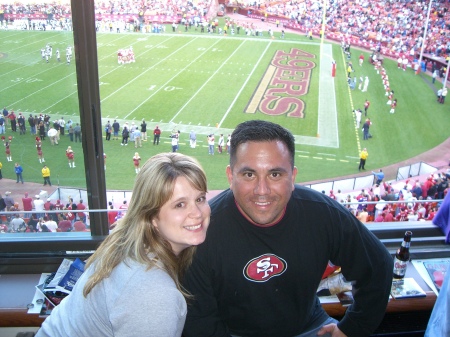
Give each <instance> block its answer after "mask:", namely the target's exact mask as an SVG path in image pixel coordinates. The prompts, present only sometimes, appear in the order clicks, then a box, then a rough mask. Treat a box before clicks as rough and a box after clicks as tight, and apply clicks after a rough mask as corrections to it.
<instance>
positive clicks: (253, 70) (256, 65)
mask: <svg viewBox="0 0 450 337" xmlns="http://www.w3.org/2000/svg"><path fill="white" fill-rule="evenodd" d="M244 42H245V41H243V42H242V43H241V44H240V45H239V48H240V47H241V46H242V44H243V43H244ZM271 45H272V41H270V42H269V43H268V44H267V46H266V49H265V50H264V52H262V53H261V56H260V57H259V60H258V61H257V62H256V63H255V65H254V66H253V69H252V71H251V72H250V74H249V76H247V79H246V80H245V82H244V84H243V85H242V86H241V88H240V89H239V91H238V92H237V93H236V96H234V99H233V101H232V102H231V104H230V106H229V107H228V109H227V111H225V114H224V115H223V117H222V119H221V120H220V122H219V125H218V126H219V127H220V126H221V125H222V123H223V122H224V120H225V118H227V116H228V114H229V113H230V111H231V109H232V107H233V106H234V104H235V103H236V101H237V99H238V97H239V96H240V95H241V93H242V90H244V88H245V87H246V85H247V83H248V81H250V77H251V75H252V74H253V73H254V72H255V70H256V68H257V67H258V65H259V64H260V63H261V59H262V58H263V56H264V55H265V54H266V52H267V49H269V47H270V46H271ZM236 51H237V49H236V50H235V52H236ZM233 54H234V53H233Z"/></svg>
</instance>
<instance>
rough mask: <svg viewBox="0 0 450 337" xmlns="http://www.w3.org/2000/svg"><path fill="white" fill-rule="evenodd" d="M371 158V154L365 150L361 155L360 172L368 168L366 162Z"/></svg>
mask: <svg viewBox="0 0 450 337" xmlns="http://www.w3.org/2000/svg"><path fill="white" fill-rule="evenodd" d="M368 156H369V152H367V149H366V148H364V149H363V150H362V151H361V153H360V154H359V167H358V171H361V169H363V170H365V166H366V160H367V157H368Z"/></svg>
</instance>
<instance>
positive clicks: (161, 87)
mask: <svg viewBox="0 0 450 337" xmlns="http://www.w3.org/2000/svg"><path fill="white" fill-rule="evenodd" d="M196 39H197V38H194V39H192V41H191V42H193V41H194V40H196ZM191 42H189V43H191ZM189 43H188V44H189ZM217 43H219V40H218V41H216V42H215V43H213V44H212V45H211V46H209V48H208V49H205V50H204V51H203V52H202V53H201V54H198V55H197V57H196V58H195V59H193V60H192V61H191V62H189V63H188V64H186V66H185V67H184V68H182V69H181V70H180V71H178V72H177V73H176V74H175V75H173V76H172V77H171V78H170V79H168V80H167V81H166V82H165V83H164V84H161V86H160V88H159V89H157V90H155V91H154V92H153V93H152V94H151V95H150V96H148V97H147V98H146V99H145V100H143V101H142V102H141V103H140V104H139V105H138V106H136V108H134V109H133V110H131V111H130V113H129V114H128V115H126V116H125V117H124V119H126V118H127V117H128V116H130V115H131V114H132V113H133V112H135V111H136V110H137V109H139V107H141V106H142V105H143V104H145V102H147V101H148V100H149V99H150V98H152V97H153V96H154V95H156V94H157V93H158V92H159V91H161V90H163V88H165V87H166V86H167V85H168V84H169V83H170V82H171V81H172V80H173V79H174V78H175V77H177V76H179V75H180V74H181V73H182V72H183V71H184V70H186V69H187V68H188V67H190V66H191V64H193V63H195V61H197V60H198V59H199V58H201V57H202V56H203V55H205V54H206V53H207V52H208V51H209V50H210V49H211V48H213V47H214V46H215V45H216V44H217ZM180 49H181V48H178V49H177V50H176V51H174V52H173V53H171V54H170V55H168V56H167V57H165V58H164V59H162V60H161V61H159V62H158V63H156V64H155V65H153V66H152V67H151V68H149V69H148V70H150V69H152V68H154V67H155V66H157V65H158V64H159V63H161V62H163V61H165V60H166V59H167V58H169V57H170V56H171V55H173V54H174V53H176V52H178V51H179V50H180ZM148 70H146V72H147V71H148ZM186 104H187V103H186ZM186 104H185V105H186ZM183 107H184V106H183ZM181 109H183V108H181ZM180 111H181V110H180ZM179 113H180V112H178V113H177V114H176V115H175V116H174V117H173V118H175V117H176V116H177V115H178V114H179ZM173 118H172V120H173ZM171 122H172V121H170V122H169V123H171Z"/></svg>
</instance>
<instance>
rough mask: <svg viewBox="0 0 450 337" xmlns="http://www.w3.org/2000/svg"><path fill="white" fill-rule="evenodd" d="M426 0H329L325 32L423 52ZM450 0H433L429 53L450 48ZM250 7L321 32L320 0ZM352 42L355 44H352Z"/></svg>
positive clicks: (394, 49)
mask: <svg viewBox="0 0 450 337" xmlns="http://www.w3.org/2000/svg"><path fill="white" fill-rule="evenodd" d="M428 5H429V2H428V1H405V0H402V1H398V0H394V1H385V0H375V1H368V0H363V1H354V2H351V1H347V0H330V2H329V6H328V8H327V10H326V28H325V31H326V36H327V37H330V36H332V37H335V38H336V39H337V40H339V41H342V40H348V41H352V42H354V43H357V42H360V43H369V42H370V44H367V46H372V47H375V46H376V45H379V46H380V47H381V46H382V47H384V48H385V51H388V52H392V53H410V52H411V51H413V52H414V53H415V54H419V52H420V48H421V45H422V40H423V34H424V29H425V22H426V18H427V14H428ZM449 8H450V3H449V2H448V1H445V0H438V1H433V2H432V7H431V12H430V20H429V26H428V29H427V39H426V42H425V53H429V54H434V55H436V56H444V55H445V54H448V53H449V51H450V49H449V47H450V29H449V27H450V13H449V11H448V9H449ZM248 9H251V10H253V11H256V12H258V13H259V14H260V15H262V16H264V15H265V13H268V14H269V18H268V19H269V20H273V21H276V20H277V19H279V18H280V17H281V18H283V19H284V20H282V22H283V23H284V24H285V26H287V27H291V28H297V29H300V30H302V31H304V32H305V33H306V32H309V31H310V30H312V31H313V32H314V33H315V34H316V35H319V34H320V32H321V30H322V17H323V8H322V3H321V2H316V1H312V0H305V1H296V0H292V1H279V2H278V1H277V2H266V3H259V2H253V3H252V4H251V6H248V7H246V10H248ZM354 43H352V44H354Z"/></svg>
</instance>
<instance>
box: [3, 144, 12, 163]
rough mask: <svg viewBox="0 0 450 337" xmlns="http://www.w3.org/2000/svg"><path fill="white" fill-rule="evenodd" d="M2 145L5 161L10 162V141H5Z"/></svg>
mask: <svg viewBox="0 0 450 337" xmlns="http://www.w3.org/2000/svg"><path fill="white" fill-rule="evenodd" d="M3 145H5V153H6V160H7V161H12V158H11V141H9V142H8V141H6V142H5V144H3Z"/></svg>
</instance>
